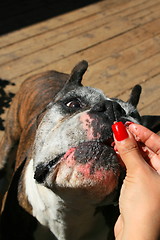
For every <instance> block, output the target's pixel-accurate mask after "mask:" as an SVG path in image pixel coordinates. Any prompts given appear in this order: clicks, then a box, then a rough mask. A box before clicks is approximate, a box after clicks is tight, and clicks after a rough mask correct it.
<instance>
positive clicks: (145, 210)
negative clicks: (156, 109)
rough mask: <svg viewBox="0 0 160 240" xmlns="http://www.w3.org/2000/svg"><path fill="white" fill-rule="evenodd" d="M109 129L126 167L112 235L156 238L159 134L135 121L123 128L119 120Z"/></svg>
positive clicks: (159, 198)
mask: <svg viewBox="0 0 160 240" xmlns="http://www.w3.org/2000/svg"><path fill="white" fill-rule="evenodd" d="M113 132H114V136H115V145H116V148H117V150H118V152H119V154H120V157H121V159H122V161H123V162H124V164H125V166H126V177H125V179H124V182H123V185H122V188H121V194H120V199H119V206H120V216H119V218H118V220H117V222H116V224H115V237H116V239H117V240H122V239H123V240H126V239H127V240H128V239H129V240H131V239H133V240H134V239H136V240H142V239H143V240H155V239H156V240H157V239H159V238H160V175H159V174H160V137H159V136H158V135H156V134H155V133H153V132H151V131H150V130H148V129H147V128H145V127H143V126H141V125H138V124H131V125H129V127H128V129H127V130H126V128H125V127H124V125H123V124H122V123H116V124H114V125H113ZM139 143H141V144H139ZM146 156H147V160H148V159H149V161H147V162H146V161H145V159H146Z"/></svg>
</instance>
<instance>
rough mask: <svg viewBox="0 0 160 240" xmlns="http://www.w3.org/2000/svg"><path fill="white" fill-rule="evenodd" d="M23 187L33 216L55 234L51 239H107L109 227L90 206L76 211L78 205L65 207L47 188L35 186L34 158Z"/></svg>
mask: <svg viewBox="0 0 160 240" xmlns="http://www.w3.org/2000/svg"><path fill="white" fill-rule="evenodd" d="M25 185H26V194H27V197H28V200H29V202H30V204H31V205H32V208H33V216H34V217H36V218H37V220H38V221H39V222H40V223H41V224H42V225H44V226H46V227H48V228H49V229H50V231H51V232H52V233H53V234H54V235H53V240H54V239H55V237H54V236H56V238H57V239H58V240H79V239H83V240H99V239H101V240H105V239H107V234H108V228H107V226H106V223H105V219H104V217H103V215H102V214H101V213H97V214H96V215H95V214H94V212H95V208H94V207H93V206H89V205H88V206H87V207H86V206H85V205H81V206H80V208H79V204H76V203H75V204H74V206H73V207H72V206H70V207H68V206H67V205H66V203H64V201H63V200H62V199H61V198H60V197H59V196H57V195H55V194H54V193H53V192H52V191H51V190H50V189H48V188H46V187H44V186H43V185H41V184H37V183H36V181H35V180H34V172H33V159H32V160H31V161H30V163H29V165H28V167H27V170H26V174H25ZM76 207H77V208H76ZM42 230H43V229H42ZM40 239H41V238H40ZM45 239H47V238H45ZM37 240H39V237H38V238H37Z"/></svg>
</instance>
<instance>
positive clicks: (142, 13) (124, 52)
mask: <svg viewBox="0 0 160 240" xmlns="http://www.w3.org/2000/svg"><path fill="white" fill-rule="evenodd" d="M82 59H86V60H87V61H88V62H89V68H88V71H87V73H86V74H85V79H84V84H85V85H90V86H93V87H96V88H100V89H102V90H103V91H104V92H105V93H106V94H107V95H108V96H109V97H119V98H121V99H123V100H127V98H128V96H129V94H130V90H131V88H132V87H133V86H134V85H135V84H140V85H141V86H142V88H143V92H142V96H141V101H140V104H139V110H140V113H141V114H160V0H104V1H98V2H97V3H94V4H91V5H88V6H85V7H83V8H80V9H77V10H74V11H72V12H68V13H66V14H63V15H59V16H57V17H53V18H50V19H48V20H45V21H42V22H39V23H36V24H34V25H30V26H28V27H25V28H22V29H20V30H17V31H14V32H10V33H8V34H6V35H2V36H1V38H0V79H1V82H0V83H1V86H0V87H1V88H0V94H1V97H2V98H3V97H5V98H6V100H4V99H2V100H3V101H2V102H1V112H0V113H1V117H2V118H3V119H5V114H4V113H3V110H4V106H7V105H8V103H6V102H7V99H8V97H11V96H12V94H13V93H16V92H17V90H18V88H19V86H20V84H21V83H22V81H23V80H24V79H26V78H27V77H29V76H31V75H33V74H36V73H39V72H42V71H46V70H51V69H55V70H58V71H63V72H66V73H69V72H70V70H71V69H72V67H73V66H74V65H75V64H76V63H77V62H79V61H80V60H82ZM4 80H7V81H4ZM5 101H6V102H5ZM5 104H6V105H5Z"/></svg>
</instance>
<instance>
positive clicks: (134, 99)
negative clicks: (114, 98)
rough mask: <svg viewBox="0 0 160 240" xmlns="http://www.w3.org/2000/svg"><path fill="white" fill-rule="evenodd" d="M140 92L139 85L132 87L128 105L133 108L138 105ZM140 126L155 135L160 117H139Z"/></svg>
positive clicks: (159, 127) (159, 129)
mask: <svg viewBox="0 0 160 240" xmlns="http://www.w3.org/2000/svg"><path fill="white" fill-rule="evenodd" d="M141 91H142V88H141V86H140V85H136V86H134V88H133V89H132V92H131V95H130V98H129V100H128V103H130V104H131V105H132V106H134V107H135V108H136V107H137V105H138V102H139V98H140V95H141ZM141 124H142V125H143V126H145V127H147V128H149V129H150V130H152V131H153V132H156V133H157V132H158V131H160V116H152V115H144V116H141Z"/></svg>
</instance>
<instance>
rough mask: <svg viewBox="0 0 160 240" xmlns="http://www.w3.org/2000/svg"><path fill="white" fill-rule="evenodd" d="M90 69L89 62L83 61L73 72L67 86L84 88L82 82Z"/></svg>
mask: <svg viewBox="0 0 160 240" xmlns="http://www.w3.org/2000/svg"><path fill="white" fill-rule="evenodd" d="M87 68H88V62H87V61H85V60H83V61H81V62H79V63H78V64H77V65H76V66H75V67H74V68H73V70H72V72H71V74H70V77H69V79H68V81H67V83H66V84H71V85H77V86H82V84H81V81H82V77H83V74H84V73H85V71H86V70H87Z"/></svg>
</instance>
